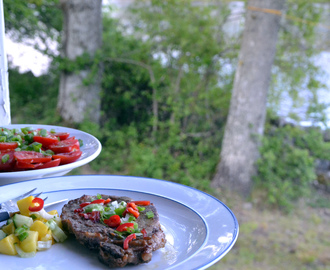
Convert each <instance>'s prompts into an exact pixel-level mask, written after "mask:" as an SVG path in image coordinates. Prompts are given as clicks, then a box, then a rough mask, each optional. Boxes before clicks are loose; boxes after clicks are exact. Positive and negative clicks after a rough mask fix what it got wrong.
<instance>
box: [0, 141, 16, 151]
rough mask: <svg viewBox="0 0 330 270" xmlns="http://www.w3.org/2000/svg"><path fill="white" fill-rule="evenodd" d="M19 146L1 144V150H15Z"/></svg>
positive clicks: (7, 143) (10, 143)
mask: <svg viewBox="0 0 330 270" xmlns="http://www.w3.org/2000/svg"><path fill="white" fill-rule="evenodd" d="M17 146H18V143H17V142H0V150H7V149H15V148H17Z"/></svg>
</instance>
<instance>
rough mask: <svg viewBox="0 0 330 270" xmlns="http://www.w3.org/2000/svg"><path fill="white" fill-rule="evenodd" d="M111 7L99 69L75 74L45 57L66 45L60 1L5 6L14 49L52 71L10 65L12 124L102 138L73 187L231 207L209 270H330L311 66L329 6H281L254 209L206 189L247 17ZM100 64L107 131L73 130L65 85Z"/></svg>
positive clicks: (207, 9)
mask: <svg viewBox="0 0 330 270" xmlns="http://www.w3.org/2000/svg"><path fill="white" fill-rule="evenodd" d="M113 2H114V1H107V2H104V3H103V9H102V11H103V13H102V14H103V32H102V33H103V45H102V47H101V48H100V50H99V51H98V52H97V54H96V55H95V57H94V58H92V59H90V58H89V57H88V56H86V55H83V56H81V57H79V58H77V59H76V61H71V60H70V61H69V60H68V59H66V58H64V57H62V56H61V54H58V52H57V50H51V49H50V47H49V46H43V45H44V44H46V43H47V42H49V41H51V42H53V43H54V44H58V47H60V44H61V31H62V27H63V25H62V24H63V14H62V12H61V9H60V8H58V5H59V1H58V0H29V1H11V0H4V8H5V23H6V29H7V35H8V36H9V37H10V38H11V39H12V40H14V41H17V42H26V40H28V39H31V38H34V39H36V38H38V40H39V43H36V44H35V48H36V49H37V50H39V51H40V52H42V53H43V54H45V55H47V56H48V57H49V59H51V62H50V65H49V68H48V69H47V72H45V73H44V74H42V75H40V76H35V75H34V74H33V73H32V72H25V73H22V72H20V71H19V68H18V67H17V66H14V64H13V63H12V62H10V63H9V87H10V101H11V114H12V123H14V124H16V123H17V124H18V123H19V124H21V123H23V124H25V123H26V124H31V123H36V124H53V125H65V126H70V127H73V128H78V129H81V130H84V131H86V132H88V133H90V134H93V135H94V136H96V137H97V138H98V139H99V140H100V141H101V143H102V146H103V149H102V152H101V154H100V156H99V157H98V158H97V159H96V160H94V161H93V162H91V164H89V165H88V166H85V167H83V168H80V169H77V170H75V171H74V172H73V173H74V174H82V173H92V174H120V175H136V176H144V177H151V178H158V179H166V180H169V181H175V182H178V183H181V184H184V185H189V186H192V187H195V188H198V189H200V190H203V191H206V192H208V193H210V194H212V195H214V196H216V197H218V198H220V199H221V200H222V201H224V202H225V203H227V204H228V205H229V206H230V207H232V209H233V211H234V213H235V215H236V216H237V218H238V220H239V223H240V228H241V229H240V230H241V231H240V236H239V239H238V241H237V243H236V245H235V247H234V249H233V250H232V251H231V252H230V253H229V254H228V255H227V256H226V257H225V258H224V259H223V260H221V261H220V262H219V263H218V264H216V265H215V266H213V267H212V268H214V269H330V268H329V265H330V257H329V254H330V242H329V239H330V237H329V236H330V235H329V230H328V225H329V217H330V210H329V207H330V203H329V185H330V182H329V178H327V176H326V175H327V173H328V172H329V170H330V165H329V162H330V138H329V130H328V126H327V123H328V121H329V119H328V112H327V109H328V107H327V106H328V104H327V102H326V100H325V99H324V98H322V96H321V95H320V93H324V92H325V93H327V94H326V95H327V96H329V93H328V92H326V91H327V88H326V85H325V81H324V79H323V78H324V77H322V74H323V73H324V70H322V68H321V67H320V66H318V65H317V63H316V62H317V61H316V60H315V59H317V58H318V57H320V55H322V53H326V52H329V38H327V37H329V27H330V21H329V19H327V20H326V19H325V18H328V15H329V11H330V5H329V3H327V1H307V0H299V1H294V0H289V1H287V3H286V5H287V6H286V15H287V17H286V19H284V18H283V20H282V22H281V28H280V32H279V39H278V44H277V53H276V57H275V61H274V64H273V69H272V80H271V85H270V90H269V99H268V106H267V107H268V111H267V120H266V126H265V134H264V136H263V138H262V142H263V143H262V147H261V149H260V154H261V156H260V159H259V161H258V174H257V175H256V177H255V178H254V186H253V190H252V193H251V195H250V196H248V198H241V197H240V196H237V195H236V194H232V193H230V192H228V193H223V192H222V191H221V190H215V189H211V188H210V182H211V180H212V178H213V175H214V173H215V170H216V166H217V164H218V162H219V154H220V151H221V142H222V138H223V132H224V127H225V124H226V119H227V115H228V111H229V106H230V98H231V90H232V87H233V80H234V75H235V70H236V66H237V60H238V53H239V49H240V45H241V34H242V31H243V28H244V20H243V18H244V12H245V9H244V5H245V4H246V3H245V2H244V1H241V2H240V1H215V3H216V5H213V4H212V3H211V2H208V1H200V2H198V1H196V2H193V1H174V0H172V1H171V0H166V1H151V2H150V5H149V8H146V6H145V5H143V3H142V2H144V1H141V2H139V1H135V2H134V1H131V2H132V3H134V4H132V5H128V6H127V7H125V9H124V8H123V7H121V6H119V7H118V6H116V5H115V4H114V3H113ZM196 3H197V4H196ZM198 3H199V4H198ZM206 3H209V4H206ZM234 4H236V10H238V11H239V12H238V13H235V14H233V7H235V5H234ZM237 5H238V7H239V8H237ZM125 6H126V5H125ZM157 8H162V9H163V10H164V13H163V15H162V16H159V14H158V15H155V12H154V10H155V9H157ZM231 21H233V22H234V24H229V23H230V22H231ZM327 23H328V24H327ZM165 24H166V27H165V26H164V27H163V28H162V27H161V25H165ZM322 25H323V27H322ZM324 25H325V26H326V27H324ZM233 26H235V28H234V30H233ZM201 29H203V30H202V31H201ZM325 29H326V30H325ZM147 37H157V38H147ZM101 61H102V66H103V76H102V86H101V118H100V123H95V122H92V121H89V120H85V121H82V122H81V123H72V122H71V123H70V122H68V121H65V120H64V119H63V118H62V117H61V115H60V114H59V113H58V112H57V102H58V94H59V84H60V75H61V73H62V72H73V73H74V72H75V71H77V70H80V69H82V68H86V66H92V65H93V63H100V62H101ZM150 72H152V74H151V73H150ZM151 75H153V76H151ZM91 80H93V78H91ZM88 83H90V82H86V84H88ZM155 89H156V90H157V92H156V94H155V93H154V91H155ZM320 97H321V98H320ZM328 101H330V99H328ZM155 102H156V103H157V107H158V116H157V117H158V119H157V120H158V122H157V128H155V115H154V111H153V106H154V105H155ZM287 104H289V105H287ZM302 123H308V127H306V124H304V126H303V125H302ZM320 164H326V165H325V167H326V166H328V167H326V168H327V169H328V170H327V169H325V171H324V170H323V171H322V168H323V167H324V166H323V167H322V166H321V167H320V166H319V165H320ZM326 224H327V225H326ZM251 245H253V246H254V247H255V248H253V249H251V248H250V247H251Z"/></svg>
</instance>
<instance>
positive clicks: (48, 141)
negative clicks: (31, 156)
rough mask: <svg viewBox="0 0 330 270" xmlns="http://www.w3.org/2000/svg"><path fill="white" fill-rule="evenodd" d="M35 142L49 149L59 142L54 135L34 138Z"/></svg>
mask: <svg viewBox="0 0 330 270" xmlns="http://www.w3.org/2000/svg"><path fill="white" fill-rule="evenodd" d="M33 140H34V141H35V142H38V143H41V144H42V146H45V147H48V146H49V145H51V144H54V143H57V142H58V138H57V137H56V136H54V135H50V134H48V135H47V136H46V137H43V136H39V135H36V136H33Z"/></svg>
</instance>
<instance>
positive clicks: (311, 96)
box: [268, 1, 328, 125]
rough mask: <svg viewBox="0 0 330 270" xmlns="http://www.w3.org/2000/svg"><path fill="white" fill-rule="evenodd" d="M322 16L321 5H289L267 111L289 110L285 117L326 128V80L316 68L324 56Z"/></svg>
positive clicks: (290, 3)
mask: <svg viewBox="0 0 330 270" xmlns="http://www.w3.org/2000/svg"><path fill="white" fill-rule="evenodd" d="M322 12H323V10H322V5H316V4H315V3H313V1H299V2H297V1H288V3H287V13H286V20H285V23H284V24H282V27H281V29H280V31H279V38H278V43H277V53H276V58H275V61H274V66H273V78H272V83H271V87H270V92H269V99H268V101H269V105H268V107H269V108H271V109H273V110H274V111H276V112H278V111H280V110H283V107H285V110H288V108H289V110H288V112H286V115H285V116H289V117H290V118H291V119H294V120H296V121H298V122H299V121H302V120H304V121H310V122H312V123H313V124H315V123H320V122H322V123H323V124H325V125H326V115H325V108H326V107H327V106H328V104H325V103H324V101H322V100H320V99H319V94H318V93H319V91H320V90H321V89H326V86H325V85H324V84H323V83H322V80H323V81H324V79H323V78H325V77H324V72H323V71H322V70H321V68H320V67H318V66H317V65H316V64H315V59H316V57H317V56H318V54H319V53H320V52H321V51H320V48H319V46H317V44H318V42H317V41H318V35H317V31H316V30H317V27H316V26H317V24H318V23H319V22H320V19H321V16H322ZM283 101H284V102H285V103H283ZM283 104H285V105H283Z"/></svg>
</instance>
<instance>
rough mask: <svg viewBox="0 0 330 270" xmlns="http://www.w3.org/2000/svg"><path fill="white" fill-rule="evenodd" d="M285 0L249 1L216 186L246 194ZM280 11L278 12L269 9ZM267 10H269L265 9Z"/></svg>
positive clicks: (255, 153)
mask: <svg viewBox="0 0 330 270" xmlns="http://www.w3.org/2000/svg"><path fill="white" fill-rule="evenodd" d="M284 4H285V0H250V1H248V9H247V13H246V22H245V28H244V33H243V39H242V45H241V50H240V55H239V62H238V67H237V70H236V74H235V80H234V86H233V93H232V98H231V103H230V109H229V115H228V119H227V123H226V127H225V132H224V138H223V142H222V149H221V155H220V162H219V164H218V167H217V172H216V174H215V176H214V178H213V181H212V186H213V187H223V188H227V189H230V190H234V191H237V192H239V193H240V194H242V195H244V196H247V195H248V194H249V193H250V190H251V186H252V177H253V175H255V173H256V166H255V162H256V161H257V159H258V157H259V146H260V136H262V135H263V132H264V124H265V118H266V105H267V92H268V88H269V84H270V78H271V68H272V64H273V61H274V57H275V52H276V41H277V36H278V30H279V25H280V19H281V17H280V16H279V15H280V14H281V13H280V11H281V10H282V9H283V8H284ZM270 10H277V11H278V12H277V13H276V12H269V11H270ZM265 11H267V12H265Z"/></svg>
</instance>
